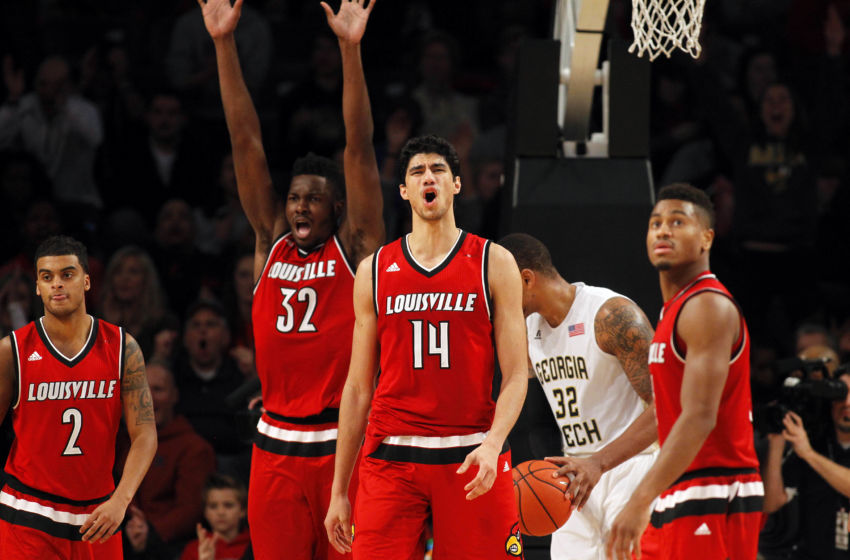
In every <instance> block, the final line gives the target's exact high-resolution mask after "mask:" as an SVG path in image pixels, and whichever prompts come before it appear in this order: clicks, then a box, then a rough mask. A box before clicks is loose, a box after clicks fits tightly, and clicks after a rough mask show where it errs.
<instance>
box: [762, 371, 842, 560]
mask: <svg viewBox="0 0 850 560" xmlns="http://www.w3.org/2000/svg"><path fill="white" fill-rule="evenodd" d="M835 373H836V375H837V378H836V379H835V381H840V382H842V383H843V384H844V386H845V388H844V389H843V390H842V391H841V392H843V394H844V396H843V398H840V399H835V400H833V401H832V407H831V420H832V422H831V424H832V426H831V427H832V429H831V430H824V431H823V432H822V433H823V436H820V437H816V438H813V441H812V442H810V441H809V435H808V434H807V432H806V428H805V426H804V424H803V419H802V417H801V416H800V415H799V414H797V413H796V412H794V411H792V410H789V411H788V412H786V413H785V415H784V417H783V418H782V431H781V433H776V432H774V433H770V434H768V436H767V437H768V442H769V445H768V454H767V461H766V464H765V466H764V470H763V472H762V477H763V479H764V494H765V495H764V508H765V512H766V513H773V512H775V511H777V510H779V509H780V508H782V507H785V506H786V504H789V502H790V503H791V504H794V502H796V504H795V505H796V507H798V508H799V511H798V513H799V516H798V519H799V530H798V533H797V538H796V542H795V544H794V546H793V547H792V551H791V553H790V556H789V558H794V559H818V560H829V559H838V558H847V559H850V538H848V537H850V533H848V512H850V396H848V391H847V388H848V387H850V368H848V366H846V365H845V366H843V367H841V368H839V369H838V370H836V372H835ZM809 419H811V418H810V417H809ZM811 427H814V426H811ZM785 442H788V443H790V444H791V451H790V452H789V453H787V454H786V453H785ZM795 497H796V499H795ZM792 500H793V501H792ZM789 507H793V506H789Z"/></svg>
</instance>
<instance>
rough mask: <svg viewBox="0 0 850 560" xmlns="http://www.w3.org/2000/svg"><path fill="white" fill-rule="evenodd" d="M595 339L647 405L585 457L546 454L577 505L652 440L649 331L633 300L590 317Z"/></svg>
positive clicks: (613, 302)
mask: <svg viewBox="0 0 850 560" xmlns="http://www.w3.org/2000/svg"><path fill="white" fill-rule="evenodd" d="M593 324H594V330H595V331H596V343H597V344H598V345H599V348H600V349H601V350H602V351H603V352H606V353H608V354H611V355H613V356H615V357H616V358H617V361H619V362H620V366H621V367H622V368H623V372H624V373H625V375H626V377H627V378H628V379H629V383H630V384H631V385H632V387H633V388H634V390H635V392H636V393H637V394H638V396H639V397H640V398H641V399H643V401H644V402H645V403H646V404H647V405H648V406H647V408H646V409H645V410H644V411H643V413H641V415H640V416H638V417H637V418H635V419H634V421H633V422H632V423H631V424H629V426H628V427H627V428H626V430H625V431H624V432H623V433H622V434H620V436H619V437H618V438H617V439H615V440H613V441H611V442H609V443H608V444H607V445H606V446H605V447H603V448H602V449H600V450H599V451H597V452H596V453H594V454H593V455H591V456H589V457H586V458H578V457H561V458H549V457H547V459H548V460H553V461H555V462H557V463H559V464H561V465H563V466H562V468H560V469H558V471H557V473H553V476H559V475H563V474H566V473H571V474H573V479H572V481H571V482H570V486H569V488H567V493H569V494H570V495H571V496H572V500H573V504H575V505H576V507H578V508H579V509H580V508H582V507H583V506H584V504H585V503H586V502H587V499H588V497H590V492H591V490H593V488H594V487H595V486H596V484H597V483H598V482H599V479H600V477H601V476H602V474H603V473H605V472H607V471H609V470H611V469H613V468H614V467H616V466H617V465H619V464H620V463H622V462H623V461H625V460H626V459H629V458H631V457H634V456H635V455H637V454H638V453H640V452H641V451H643V450H644V449H646V448H647V447H648V446H649V445H651V444H652V442H654V441H655V440H656V439H658V430H657V428H656V427H655V407H654V406H652V381H651V379H650V375H649V345H650V344H651V343H652V335H653V330H652V326H651V325H650V324H649V320H648V319H647V318H646V315H644V313H643V311H641V309H640V307H638V306H637V304H636V303H634V302H633V301H630V300H628V299H626V298H623V297H615V298H611V299H609V300H608V301H606V302H605V303H604V304H603V305H602V307H601V308H600V309H599V312H598V313H597V314H596V317H595V318H594V323H593Z"/></svg>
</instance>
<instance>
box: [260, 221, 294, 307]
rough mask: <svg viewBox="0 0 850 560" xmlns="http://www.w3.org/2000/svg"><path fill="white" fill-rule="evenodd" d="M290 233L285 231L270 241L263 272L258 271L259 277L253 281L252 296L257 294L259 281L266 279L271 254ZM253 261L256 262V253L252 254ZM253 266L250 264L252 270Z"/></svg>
mask: <svg viewBox="0 0 850 560" xmlns="http://www.w3.org/2000/svg"><path fill="white" fill-rule="evenodd" d="M290 233H292V232H291V231H287V232H284V233H281V234H280V235H278V236H277V239H275V240H274V241H272V244H271V246H270V247H269V254H268V255H266V260H265V262H264V263H263V270H261V271H260V276H259V277H257V278H256V279H255V280H254V288H253V289H252V290H251V293H253V294H256V293H257V288H258V287H259V286H260V281H261V280H262V279H263V278H265V277H266V269H267V268H268V267H269V263H270V262H271V260H272V253H274V250H275V249H276V248H277V244H278V243H280V242H281V241H282V240H283V238H284V237H286V236H287V235H289V234H290ZM254 260H255V261H256V260H257V253H256V252H255V253H254ZM254 265H256V262H255V263H253V264H252V269H253V266H254ZM251 272H253V270H252V271H251Z"/></svg>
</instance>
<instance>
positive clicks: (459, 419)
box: [369, 232, 495, 436]
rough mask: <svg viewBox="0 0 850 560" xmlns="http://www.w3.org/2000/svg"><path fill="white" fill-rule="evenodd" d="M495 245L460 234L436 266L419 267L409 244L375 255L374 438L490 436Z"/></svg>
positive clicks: (386, 248)
mask: <svg viewBox="0 0 850 560" xmlns="http://www.w3.org/2000/svg"><path fill="white" fill-rule="evenodd" d="M489 247H490V242H489V241H487V240H485V239H482V238H480V237H478V236H475V235H472V234H469V233H466V232H460V234H459V236H458V240H457V242H456V243H455V246H454V247H453V248H452V250H451V251H450V252H449V254H448V255H447V256H446V258H445V259H444V260H443V261H442V262H441V263H440V264H438V265H437V266H435V267H434V268H431V269H426V268H424V267H423V266H422V265H420V264H419V263H417V262H416V260H415V259H414V258H413V256H412V254H411V252H410V249H409V247H408V245H407V238H402V239H399V240H398V241H396V242H394V243H391V244H389V245H386V246H384V247H382V248H381V249H379V250H378V252H377V253H376V254H375V258H374V263H373V268H372V278H373V287H374V296H373V299H374V304H375V312H376V313H377V329H378V332H377V334H378V342H379V346H380V362H381V363H380V365H381V373H380V377H379V379H378V387H377V389H376V391H375V395H374V398H373V400H372V412H371V415H370V417H369V424H370V434H371V435H373V436H386V435H423V436H450V435H464V434H470V433H476V432H483V431H486V430H489V429H490V425H491V423H492V421H493V412H494V409H495V404H494V401H493V397H492V391H493V374H494V369H495V355H494V346H493V325H492V322H491V319H490V292H489V284H488V280H487V255H488V250H489Z"/></svg>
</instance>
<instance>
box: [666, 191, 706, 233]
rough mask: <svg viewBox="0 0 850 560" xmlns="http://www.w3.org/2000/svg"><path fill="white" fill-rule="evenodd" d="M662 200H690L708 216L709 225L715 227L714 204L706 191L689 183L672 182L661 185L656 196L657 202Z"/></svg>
mask: <svg viewBox="0 0 850 560" xmlns="http://www.w3.org/2000/svg"><path fill="white" fill-rule="evenodd" d="M662 200H684V201H685V202H690V203H691V204H693V205H694V206H696V207H697V208H698V209H700V210H702V212H703V213H704V215H705V217H706V218H708V227H710V228H713V227H714V220H715V217H714V204H713V203H712V202H711V199H710V198H708V195H707V194H705V191H703V190H702V189H698V188H696V187H694V186H693V185H689V184H688V183H671V184H669V185H667V186H664V187H661V189H660V190H659V191H658V194H657V195H656V197H655V202H656V203H658V202H661V201H662Z"/></svg>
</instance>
